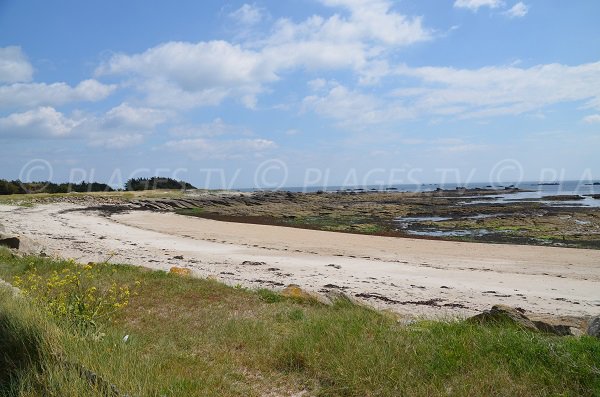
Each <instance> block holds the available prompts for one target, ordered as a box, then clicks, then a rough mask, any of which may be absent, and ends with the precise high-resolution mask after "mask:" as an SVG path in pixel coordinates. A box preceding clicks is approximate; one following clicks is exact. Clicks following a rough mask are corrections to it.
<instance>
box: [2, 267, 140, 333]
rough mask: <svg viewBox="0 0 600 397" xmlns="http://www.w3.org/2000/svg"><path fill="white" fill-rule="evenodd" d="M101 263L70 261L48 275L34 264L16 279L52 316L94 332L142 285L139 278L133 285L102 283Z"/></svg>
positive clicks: (16, 283)
mask: <svg viewBox="0 0 600 397" xmlns="http://www.w3.org/2000/svg"><path fill="white" fill-rule="evenodd" d="M101 266H102V265H101V264H87V265H79V264H77V263H75V262H74V261H69V262H67V263H66V266H65V267H64V268H62V269H60V270H54V271H53V272H51V273H50V274H49V275H40V274H39V273H38V271H37V268H35V267H33V268H31V269H29V270H28V271H27V272H26V273H25V274H24V275H23V276H22V277H19V276H15V277H14V280H13V282H14V285H15V286H16V287H18V288H20V289H21V291H22V292H23V294H24V295H25V296H28V297H29V298H30V299H32V300H33V301H34V302H35V303H36V304H39V305H40V306H42V307H43V308H44V309H45V310H46V311H47V312H48V314H49V315H51V316H52V317H54V318H57V319H59V320H62V321H66V322H67V323H69V324H70V325H72V326H73V327H74V328H75V329H76V330H77V331H79V332H83V333H89V332H92V333H94V332H97V331H98V329H99V321H100V320H105V321H107V320H110V319H111V318H112V316H113V315H114V314H115V313H116V312H117V311H119V310H120V309H122V308H124V307H125V306H127V304H128V303H129V298H130V296H131V295H132V290H134V289H135V288H136V287H137V286H138V285H139V282H138V281H136V282H135V283H134V285H133V286H132V287H130V286H129V285H127V284H123V285H118V284H117V283H116V282H114V281H113V282H112V283H109V284H106V283H104V285H102V284H101V283H100V282H99V280H101V279H105V278H106V276H105V275H104V276H103V275H101V274H100V273H101V269H100V267H101ZM133 293H134V294H135V292H133Z"/></svg>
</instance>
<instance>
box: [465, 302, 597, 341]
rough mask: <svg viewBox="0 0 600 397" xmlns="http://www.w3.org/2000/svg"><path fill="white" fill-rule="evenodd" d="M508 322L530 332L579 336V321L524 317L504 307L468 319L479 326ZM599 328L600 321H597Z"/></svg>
mask: <svg viewBox="0 0 600 397" xmlns="http://www.w3.org/2000/svg"><path fill="white" fill-rule="evenodd" d="M502 320H510V321H512V322H514V323H515V324H517V325H519V326H521V327H523V328H525V329H529V330H532V331H541V332H545V333H549V334H554V335H558V336H567V335H575V336H578V335H581V334H582V331H581V328H582V324H581V319H578V318H574V317H560V316H544V315H536V314H531V315H529V316H526V315H525V310H523V309H520V308H513V307H510V306H506V305H494V306H492V308H491V310H488V311H485V312H483V313H480V314H478V315H476V316H473V317H471V318H469V319H468V320H467V321H474V322H478V323H480V324H487V323H494V322H498V321H502ZM599 327H600V320H599Z"/></svg>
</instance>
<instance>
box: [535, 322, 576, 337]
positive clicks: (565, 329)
mask: <svg viewBox="0 0 600 397" xmlns="http://www.w3.org/2000/svg"><path fill="white" fill-rule="evenodd" d="M533 323H534V324H535V327H536V328H537V329H538V330H540V331H542V332H546V333H548V334H555V335H559V336H566V335H573V332H571V327H569V326H568V325H564V324H556V325H554V324H549V323H547V322H544V321H534V322H533Z"/></svg>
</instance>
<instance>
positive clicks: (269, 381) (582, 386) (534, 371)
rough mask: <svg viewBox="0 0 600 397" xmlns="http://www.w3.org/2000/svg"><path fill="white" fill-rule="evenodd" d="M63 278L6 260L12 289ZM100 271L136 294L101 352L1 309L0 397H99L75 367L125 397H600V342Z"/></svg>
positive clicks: (3, 303)
mask: <svg viewBox="0 0 600 397" xmlns="http://www.w3.org/2000/svg"><path fill="white" fill-rule="evenodd" d="M65 266H69V264H68V263H67V262H64V261H60V260H52V259H47V258H36V257H25V258H19V257H15V258H13V257H11V255H10V253H8V251H5V250H0V276H1V277H3V278H5V279H6V280H9V281H10V280H11V279H13V277H14V276H22V275H23V274H25V273H26V272H27V271H29V270H30V269H31V268H32V267H35V268H36V269H37V274H41V275H43V274H52V272H53V271H55V270H60V269H61V268H63V267H65ZM96 266H97V268H98V269H99V270H98V271H99V276H98V277H97V280H98V282H99V283H106V285H110V284H112V283H113V282H117V283H119V284H121V283H131V282H133V281H134V280H140V281H141V285H140V288H139V293H138V295H137V296H135V297H132V298H131V299H130V303H129V305H128V306H127V307H125V308H124V309H123V311H122V312H120V314H118V315H117V316H115V317H114V318H113V319H112V320H111V321H108V322H106V323H104V324H103V330H104V331H105V333H106V335H105V336H104V337H102V338H88V337H81V336H78V335H77V333H74V332H73V330H72V329H70V328H69V327H68V326H67V325H66V324H65V323H64V322H56V321H54V320H53V319H52V318H51V317H48V316H47V315H46V314H45V313H44V312H42V311H41V310H38V309H37V308H36V307H34V306H31V305H28V304H26V303H24V301H23V300H22V299H23V298H15V297H12V296H11V295H7V294H6V293H4V294H3V295H1V297H0V299H1V300H0V321H1V330H0V332H2V335H0V346H2V350H1V351H2V352H7V353H4V355H3V358H2V359H3V360H4V361H2V364H3V365H2V368H9V369H10V370H9V371H8V372H2V375H1V376H0V390H2V393H3V394H2V393H0V394H1V395H7V396H34V395H36V396H37V395H48V396H54V395H55V396H71V395H72V396H80V395H81V396H87V395H90V396H91V395H102V393H101V389H102V388H101V387H100V386H99V385H97V384H93V383H90V381H89V379H88V378H86V376H85V374H84V375H83V376H82V372H81V367H83V368H86V369H88V370H89V371H93V372H94V373H96V374H98V375H99V376H100V377H101V378H102V379H104V380H106V381H107V382H109V383H112V384H114V385H115V386H116V387H117V388H118V389H119V390H120V391H121V392H123V393H127V394H128V395H130V396H163V395H166V396H263V395H271V396H285V395H293V394H294V393H298V392H302V391H304V392H305V393H306V394H305V395H316V396H404V395H405V396H445V395H452V396H473V395H485V396H548V395H557V396H595V395H600V341H599V340H597V339H593V338H591V337H582V338H574V337H562V338H561V337H555V336H548V335H544V334H539V333H532V332H529V331H525V330H522V329H519V328H516V327H514V326H512V325H511V324H496V325H493V326H480V325H475V324H469V323H464V322H419V323H417V324H414V325H411V326H402V325H400V324H398V323H397V321H396V320H395V319H394V318H392V317H390V316H386V315H384V314H381V313H379V312H376V311H374V310H370V309H367V308H364V307H360V306H356V305H354V304H352V303H351V302H349V301H345V300H340V301H338V302H336V303H335V304H334V305H333V306H324V305H321V304H318V303H315V302H313V301H302V300H298V299H288V298H285V297H282V296H281V295H278V294H276V293H273V292H270V291H267V290H258V291H251V290H245V289H240V288H231V287H228V286H226V285H224V284H221V283H218V282H216V281H212V280H204V279H194V278H189V277H181V276H176V275H172V274H167V273H165V272H159V271H149V270H147V269H143V268H135V267H130V266H116V265H96ZM125 335H129V339H128V341H127V343H125V342H123V337H124V336H125ZM57 357H58V359H57ZM6 363H12V364H11V365H9V366H8V365H6ZM65 363H66V364H65Z"/></svg>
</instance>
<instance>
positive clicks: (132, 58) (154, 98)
mask: <svg viewBox="0 0 600 397" xmlns="http://www.w3.org/2000/svg"><path fill="white" fill-rule="evenodd" d="M264 66H265V65H264V64H263V60H262V59H261V57H260V56H259V54H257V53H256V52H254V51H251V50H245V49H243V48H241V46H239V45H233V44H230V43H228V42H226V41H210V42H199V43H187V42H169V43H165V44H161V45H159V46H157V47H153V48H150V49H148V50H146V51H145V52H143V53H140V54H134V55H126V54H119V55H115V56H113V57H112V58H111V59H110V60H109V61H108V62H106V63H104V64H103V65H101V66H100V67H99V68H98V69H97V71H96V73H97V74H98V75H106V74H113V75H128V76H132V77H133V79H134V81H135V84H136V86H137V88H138V89H139V90H141V91H142V92H144V93H145V94H146V95H147V99H148V101H149V102H150V103H151V104H153V105H161V106H177V107H183V108H189V107H194V106H206V105H217V104H219V103H220V102H221V101H222V100H223V99H224V98H225V97H227V96H230V95H236V96H238V97H243V96H247V95H255V94H257V93H258V92H260V91H261V83H264V82H268V81H274V80H276V79H277V76H276V75H275V74H274V72H273V70H271V69H269V68H268V67H264Z"/></svg>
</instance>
